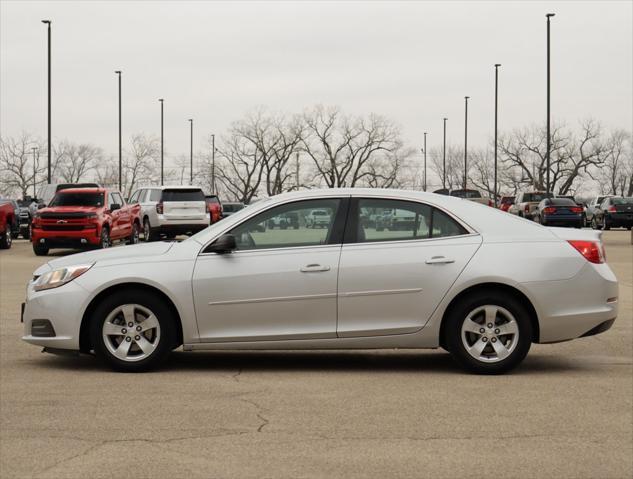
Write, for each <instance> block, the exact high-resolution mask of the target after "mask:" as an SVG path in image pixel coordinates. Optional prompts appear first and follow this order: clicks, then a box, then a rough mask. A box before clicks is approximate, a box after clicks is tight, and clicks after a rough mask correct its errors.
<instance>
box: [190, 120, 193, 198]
mask: <svg viewBox="0 0 633 479" xmlns="http://www.w3.org/2000/svg"><path fill="white" fill-rule="evenodd" d="M189 184H190V185H193V118H189Z"/></svg>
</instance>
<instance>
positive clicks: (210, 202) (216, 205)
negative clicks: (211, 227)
mask: <svg viewBox="0 0 633 479" xmlns="http://www.w3.org/2000/svg"><path fill="white" fill-rule="evenodd" d="M204 200H205V201H206V203H207V211H208V212H209V218H210V220H209V221H210V223H211V224H213V223H217V222H218V221H220V220H221V219H222V202H220V198H218V195H204Z"/></svg>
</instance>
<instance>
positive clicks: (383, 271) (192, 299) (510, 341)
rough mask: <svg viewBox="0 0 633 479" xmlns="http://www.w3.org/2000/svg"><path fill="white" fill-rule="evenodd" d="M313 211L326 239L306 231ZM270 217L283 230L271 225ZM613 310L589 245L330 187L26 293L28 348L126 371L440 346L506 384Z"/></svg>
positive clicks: (393, 193) (463, 206)
mask: <svg viewBox="0 0 633 479" xmlns="http://www.w3.org/2000/svg"><path fill="white" fill-rule="evenodd" d="M316 210H318V211H324V212H326V213H327V216H328V218H329V221H328V223H327V225H324V226H325V227H323V228H310V227H308V226H309V217H310V215H311V213H312V212H314V211H316ZM280 217H284V218H292V219H293V227H292V228H287V229H277V228H275V229H271V228H267V227H266V225H268V224H270V222H271V221H275V219H276V218H280ZM384 217H389V218H390V219H391V221H389V222H384V221H383V222H379V221H377V220H376V218H384ZM617 311H618V283H617V280H616V278H615V276H614V275H613V272H612V271H611V269H610V268H609V266H608V265H607V264H606V262H605V254H604V248H603V245H602V242H601V240H600V233H599V232H594V231H584V230H567V229H557V228H546V227H543V226H541V225H538V224H536V223H534V222H531V221H528V220H525V219H522V218H519V217H516V216H513V215H508V214H505V213H503V212H501V211H499V210H496V209H494V208H489V207H487V206H484V205H480V204H477V203H473V202H470V201H467V200H462V199H460V198H453V197H447V196H442V195H435V194H427V193H421V192H414V191H398V190H377V189H328V190H317V191H305V192H298V193H289V194H283V195H279V196H276V197H273V198H268V199H265V200H262V201H259V202H257V203H256V204H254V205H252V206H249V207H247V208H245V209H243V210H241V211H239V212H238V213H235V214H234V215H232V216H231V217H230V218H227V219H225V220H224V221H221V222H218V223H216V224H214V225H212V226H210V227H209V228H207V229H205V230H203V231H201V232H200V233H198V234H196V235H194V236H192V237H191V238H189V239H187V240H185V241H183V242H180V243H178V242H161V243H149V244H142V245H134V246H125V247H121V248H112V249H107V250H103V251H94V252H88V253H81V254H76V255H72V256H67V257H65V258H60V259H54V260H52V261H50V262H49V263H47V264H45V265H43V266H42V267H40V268H38V269H37V270H36V271H35V273H34V275H33V279H32V281H30V283H29V285H28V288H27V298H26V303H25V305H24V307H23V321H24V337H23V339H24V340H25V341H26V342H28V343H31V344H35V345H38V346H43V347H44V348H45V351H49V352H84V353H94V354H95V355H96V356H97V357H98V358H100V359H101V360H103V361H104V362H105V363H107V364H109V365H110V366H111V367H113V368H115V369H117V370H122V371H140V370H147V369H151V368H154V367H156V366H158V365H159V364H161V363H162V362H163V361H164V360H165V359H166V358H167V357H168V356H169V353H170V352H171V351H172V350H173V349H175V348H177V347H179V346H182V347H183V349H184V350H185V351H198V350H218V349H231V350H240V349H314V350H318V349H372V348H437V347H442V348H445V349H446V350H448V351H450V353H451V355H452V356H453V357H454V359H455V360H456V361H457V363H459V364H460V365H461V366H462V367H464V368H465V369H467V370H469V371H474V372H477V373H502V372H505V371H508V370H510V369H512V368H514V367H515V366H517V365H518V364H519V363H520V362H521V361H522V360H523V358H524V357H525V356H526V354H527V353H528V350H529V349H530V345H531V344H532V343H533V342H537V343H556V342H560V341H565V340H570V339H575V338H579V337H582V336H589V335H593V334H598V333H601V332H604V331H606V330H607V329H609V328H610V327H611V325H612V324H613V322H614V320H615V318H616V315H617Z"/></svg>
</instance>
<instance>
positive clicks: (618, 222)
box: [591, 196, 633, 230]
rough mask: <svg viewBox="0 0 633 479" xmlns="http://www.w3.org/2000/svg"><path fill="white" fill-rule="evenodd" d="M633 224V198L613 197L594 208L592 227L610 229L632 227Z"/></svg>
mask: <svg viewBox="0 0 633 479" xmlns="http://www.w3.org/2000/svg"><path fill="white" fill-rule="evenodd" d="M632 226H633V198H623V197H617V196H614V197H611V198H606V199H605V200H604V201H603V202H602V204H601V205H600V206H599V207H597V208H596V209H594V212H593V218H592V219H591V227H592V228H593V229H603V230H609V229H611V228H618V227H620V228H626V229H629V230H630V229H631V227H632Z"/></svg>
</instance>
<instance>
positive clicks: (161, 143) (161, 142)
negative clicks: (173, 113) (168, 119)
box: [158, 98, 165, 186]
mask: <svg viewBox="0 0 633 479" xmlns="http://www.w3.org/2000/svg"><path fill="white" fill-rule="evenodd" d="M158 101H159V102H160V186H163V184H164V180H165V176H164V168H163V164H164V156H163V145H164V143H163V102H164V101H165V100H163V99H162V98H159V99H158Z"/></svg>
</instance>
